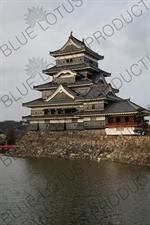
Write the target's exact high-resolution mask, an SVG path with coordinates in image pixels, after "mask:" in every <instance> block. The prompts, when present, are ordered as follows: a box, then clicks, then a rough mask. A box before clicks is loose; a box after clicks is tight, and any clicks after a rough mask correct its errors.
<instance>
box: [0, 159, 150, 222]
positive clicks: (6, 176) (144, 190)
mask: <svg viewBox="0 0 150 225" xmlns="http://www.w3.org/2000/svg"><path fill="white" fill-rule="evenodd" d="M0 157H1V160H0V225H21V224H24V225H30V224H31V225H34V224H35V225H42V224H43V225H51V224H52V225H78V224H79V225H86V224H87V225H100V224H102V225H109V224H110V225H134V224H136V225H149V224H150V168H149V167H144V166H136V165H129V164H122V163H115V162H108V161H102V162H96V161H92V162H91V161H90V162H89V161H86V160H64V159H35V158H34V159H33V158H32V159H31V158H25V159H24V158H19V159H17V160H16V159H13V158H10V159H9V160H8V159H6V157H5V158H4V156H3V157H2V155H0Z"/></svg>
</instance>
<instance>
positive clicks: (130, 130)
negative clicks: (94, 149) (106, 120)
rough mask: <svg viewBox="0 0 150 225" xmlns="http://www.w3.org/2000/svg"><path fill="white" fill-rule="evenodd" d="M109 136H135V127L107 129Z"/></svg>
mask: <svg viewBox="0 0 150 225" xmlns="http://www.w3.org/2000/svg"><path fill="white" fill-rule="evenodd" d="M119 128H120V129H119ZM105 131H106V134H107V135H121V134H123V135H134V134H135V132H134V127H118V128H106V129H105Z"/></svg>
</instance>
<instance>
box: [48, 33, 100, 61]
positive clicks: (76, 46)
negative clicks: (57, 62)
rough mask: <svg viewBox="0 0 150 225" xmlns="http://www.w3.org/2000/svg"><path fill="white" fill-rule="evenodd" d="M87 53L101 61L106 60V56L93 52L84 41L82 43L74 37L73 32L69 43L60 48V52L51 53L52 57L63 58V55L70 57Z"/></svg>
mask: <svg viewBox="0 0 150 225" xmlns="http://www.w3.org/2000/svg"><path fill="white" fill-rule="evenodd" d="M83 52H86V53H88V54H89V55H91V56H93V57H94V58H96V59H98V60H101V59H103V58H104V56H101V55H99V54H97V53H96V52H94V51H92V50H91V49H90V48H88V47H87V46H86V45H85V42H84V40H83V41H80V40H78V39H77V38H75V37H73V35H72V32H71V34H70V36H69V38H68V41H67V42H66V43H65V45H64V46H63V47H62V48H60V49H59V50H56V51H52V52H50V55H52V56H54V57H58V56H63V55H68V54H69V55H70V54H75V53H83Z"/></svg>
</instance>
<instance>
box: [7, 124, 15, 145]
mask: <svg viewBox="0 0 150 225" xmlns="http://www.w3.org/2000/svg"><path fill="white" fill-rule="evenodd" d="M15 141H16V136H15V132H14V129H13V128H10V129H9V130H8V132H7V135H6V144H7V145H12V144H15Z"/></svg>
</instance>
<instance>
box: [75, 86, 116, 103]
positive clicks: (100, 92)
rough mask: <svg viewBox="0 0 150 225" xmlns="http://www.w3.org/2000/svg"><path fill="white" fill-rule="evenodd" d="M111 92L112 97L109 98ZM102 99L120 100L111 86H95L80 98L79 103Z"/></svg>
mask: <svg viewBox="0 0 150 225" xmlns="http://www.w3.org/2000/svg"><path fill="white" fill-rule="evenodd" d="M109 91H112V95H111V96H109V95H110V94H109ZM100 98H105V99H107V98H108V99H112V101H114V100H118V99H120V98H118V97H117V96H115V94H114V93H113V89H112V87H111V85H110V84H98V85H97V84H93V85H92V86H91V88H90V90H89V91H88V92H87V93H86V94H85V95H83V96H79V97H78V98H77V101H85V100H92V99H100Z"/></svg>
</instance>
